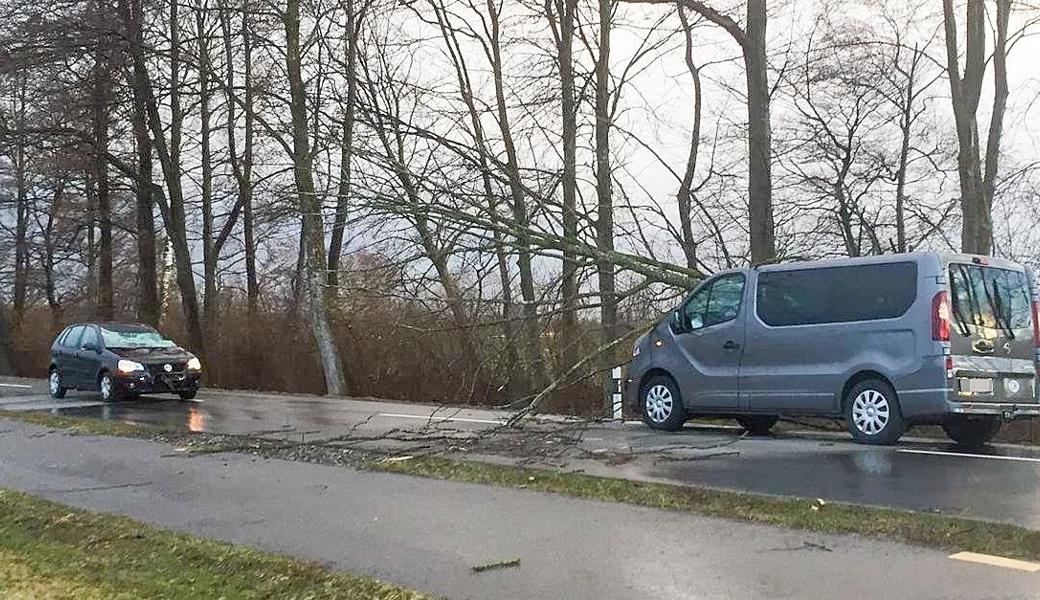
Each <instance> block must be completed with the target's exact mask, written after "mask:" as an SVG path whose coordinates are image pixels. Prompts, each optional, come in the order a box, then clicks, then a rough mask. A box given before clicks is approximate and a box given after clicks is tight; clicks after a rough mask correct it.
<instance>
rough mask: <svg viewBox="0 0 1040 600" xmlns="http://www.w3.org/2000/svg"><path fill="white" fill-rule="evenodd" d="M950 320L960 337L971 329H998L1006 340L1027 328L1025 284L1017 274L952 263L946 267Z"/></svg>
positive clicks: (1026, 292) (1026, 288) (1027, 315)
mask: <svg viewBox="0 0 1040 600" xmlns="http://www.w3.org/2000/svg"><path fill="white" fill-rule="evenodd" d="M950 293H951V295H952V297H953V306H952V309H953V311H952V312H953V320H954V322H955V323H956V324H957V326H958V328H959V329H960V330H961V334H962V335H969V334H970V332H971V328H972V327H973V326H974V327H986V328H990V329H999V330H1001V331H1002V332H1004V334H1005V335H1007V336H1008V337H1010V338H1012V339H1013V338H1014V337H1015V330H1016V329H1022V328H1028V327H1029V326H1030V324H1031V316H1030V310H1031V308H1030V304H1029V282H1028V281H1027V280H1026V274H1025V273H1023V272H1021V271H1012V270H1010V269H999V268H996V267H983V266H979V265H967V264H960V263H954V264H951V265H950Z"/></svg>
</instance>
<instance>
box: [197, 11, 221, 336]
mask: <svg viewBox="0 0 1040 600" xmlns="http://www.w3.org/2000/svg"><path fill="white" fill-rule="evenodd" d="M205 11H206V7H205V6H201V7H198V8H197V9H196V10H195V29H196V35H197V41H198V75H199V80H198V84H199V140H200V149H199V150H200V157H199V158H200V160H201V163H202V181H201V188H202V189H201V192H202V273H203V279H204V286H205V289H204V292H203V297H202V319H203V331H204V334H205V335H206V336H208V337H209V338H210V339H209V341H210V342H212V341H213V340H212V337H213V336H214V335H216V323H217V307H218V303H217V260H218V258H219V250H218V249H217V248H216V247H215V244H214V230H213V150H212V144H211V137H212V130H211V126H210V120H211V118H212V112H213V110H212V108H211V106H210V103H211V101H212V95H213V94H212V89H211V87H210V84H211V81H210V79H211V77H212V65H211V62H212V61H211V58H210V46H209V35H208V32H207V31H206V12H205Z"/></svg>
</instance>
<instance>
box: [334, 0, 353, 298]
mask: <svg viewBox="0 0 1040 600" xmlns="http://www.w3.org/2000/svg"><path fill="white" fill-rule="evenodd" d="M345 4H346V13H347V15H346V17H347V19H346V20H347V22H346V29H347V40H346V45H347V48H346V51H347V57H346V58H347V60H346V65H347V72H346V77H347V101H346V104H345V106H344V107H343V123H342V125H341V127H342V137H341V140H340V152H339V186H338V188H337V190H336V216H335V219H334V220H333V223H332V236H331V239H330V240H329V282H328V284H329V287H328V292H329V294H330V295H331V296H332V297H336V296H337V295H338V294H339V259H340V255H341V254H342V253H343V234H344V230H345V229H346V226H347V209H348V208H349V207H350V192H351V185H350V183H351V182H350V177H351V170H350V167H351V165H350V163H351V161H352V160H353V150H354V148H353V144H354V107H355V104H357V52H358V40H357V38H358V35H359V33H360V26H359V24H358V15H357V11H356V10H355V6H354V0H345Z"/></svg>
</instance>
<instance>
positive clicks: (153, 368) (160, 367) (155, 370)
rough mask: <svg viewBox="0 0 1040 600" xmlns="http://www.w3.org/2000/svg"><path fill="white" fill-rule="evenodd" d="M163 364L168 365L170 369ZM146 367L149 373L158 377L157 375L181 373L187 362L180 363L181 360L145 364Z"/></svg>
mask: <svg viewBox="0 0 1040 600" xmlns="http://www.w3.org/2000/svg"><path fill="white" fill-rule="evenodd" d="M165 365H170V367H171V370H170V371H167V370H166V368H165ZM146 367H147V369H148V372H149V373H151V374H152V375H153V376H156V377H158V376H159V375H179V374H182V373H184V370H185V369H186V368H187V364H186V363H182V362H171V363H158V364H150V365H146Z"/></svg>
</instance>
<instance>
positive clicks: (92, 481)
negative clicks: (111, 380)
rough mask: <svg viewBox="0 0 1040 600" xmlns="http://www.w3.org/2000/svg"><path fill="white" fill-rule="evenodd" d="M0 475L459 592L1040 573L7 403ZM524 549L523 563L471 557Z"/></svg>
mask: <svg viewBox="0 0 1040 600" xmlns="http://www.w3.org/2000/svg"><path fill="white" fill-rule="evenodd" d="M0 487H5V488H10V489H16V490H20V491H24V492H28V493H32V494H35V495H39V496H43V497H46V498H50V499H53V500H55V501H59V502H62V503H66V504H70V505H73V506H77V507H81V508H85V509H91V510H101V511H106V512H110V513H116V514H121V515H127V516H130V517H133V518H136V519H139V520H142V521H146V522H149V523H153V524H156V525H159V526H163V527H167V528H170V529H175V530H180V531H185V532H189V533H193V534H196V535H201V536H205V537H208V538H215V539H221V540H226V541H231V542H237V543H245V544H249V545H252V546H255V547H259V548H262V549H265V550H269V551H274V552H279V553H285V554H290V555H293V556H297V557H301V558H305V559H311V560H315V561H319V562H321V563H323V564H326V565H328V566H330V567H332V568H337V569H346V570H350V571H354V572H362V573H369V574H372V575H375V576H378V577H380V578H382V579H384V580H387V581H392V582H395V583H399V584H403V585H406V586H410V587H413V588H417V589H420V590H425V591H429V592H433V593H437V594H443V595H445V596H447V597H449V598H455V599H456V600H461V599H466V598H481V599H497V598H502V599H516V598H525V599H532V600H534V599H540V598H546V599H548V598H554V599H555V598H573V599H576V600H581V599H585V598H589V599H597V600H609V599H640V600H645V599H648V598H668V599H673V598H675V599H677V598H704V599H712V598H748V599H755V598H763V599H765V598H769V599H782V598H798V599H813V598H827V599H832V598H898V599H903V598H918V599H929V598H936V599H939V598H941V599H946V600H949V599H956V598H972V599H977V598H1016V599H1017V598H1023V599H1025V598H1037V597H1038V596H1040V573H1028V572H1022V571H1016V570H1010V569H1006V568H999V567H994V566H988V565H980V564H972V563H965V562H961V561H955V560H951V559H950V558H948V557H947V556H946V555H945V554H944V553H941V552H937V551H934V550H928V549H922V548H914V547H910V546H905V545H902V544H897V543H892V542H882V541H877V540H869V539H864V538H860V537H857V536H833V535H818V534H813V533H807V532H799V531H788V530H783V529H777V528H771V527H765V526H758V525H750V524H747V523H742V522H734V521H727V520H721V519H711V518H705V517H698V516H695V515H690V514H686V513H679V512H669V511H658V510H653V509H646V508H640V507H634V506H628V505H623V504H609V503H598V502H590V501H584V500H577V499H571V498H565V497H561V496H553V495H547V494H539V493H534V492H526V491H522V490H512V489H502V488H494V487H488V486H479V485H468V484H461V483H455V482H448V481H435V480H428V479H422V478H413V477H407V476H398V475H390V474H385V473H369V472H359V471H355V470H352V469H347V468H337V467H324V466H318V465H311V464H306V463H296V462H285V461H279V460H262V459H257V458H253V457H250V456H247V455H242V454H225V455H185V454H183V453H175V452H171V448H170V446H168V445H164V444H158V443H153V442H147V441H142V440H133V439H122V438H110V437H92V436H82V435H69V434H68V433H66V432H63V431H54V430H48V429H47V428H43V427H37V426H32V425H28V424H25V423H20V422H15V421H4V420H2V419H0ZM517 558H519V559H520V561H521V563H520V566H519V567H518V568H509V569H502V570H498V571H491V572H485V573H474V572H472V567H473V566H476V565H481V564H486V563H489V562H495V561H502V560H512V559H517Z"/></svg>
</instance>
